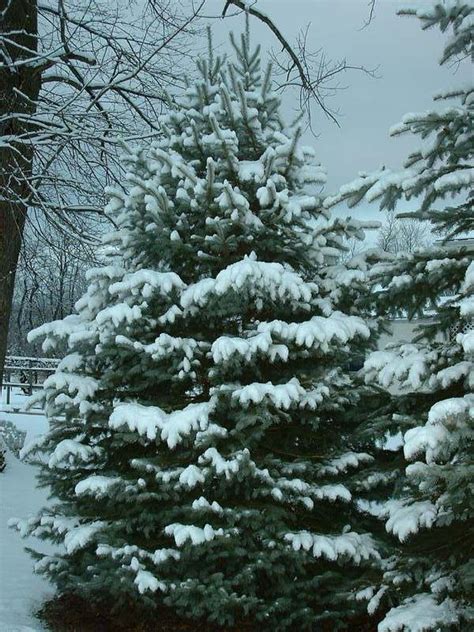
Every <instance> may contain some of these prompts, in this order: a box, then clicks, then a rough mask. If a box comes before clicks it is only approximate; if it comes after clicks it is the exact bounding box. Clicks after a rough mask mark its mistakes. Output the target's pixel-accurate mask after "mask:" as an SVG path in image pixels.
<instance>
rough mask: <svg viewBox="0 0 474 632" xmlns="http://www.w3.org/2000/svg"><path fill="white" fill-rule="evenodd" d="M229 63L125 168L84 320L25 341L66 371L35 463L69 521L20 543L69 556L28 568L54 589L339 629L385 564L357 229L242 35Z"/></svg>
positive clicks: (33, 525)
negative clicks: (349, 263) (367, 417)
mask: <svg viewBox="0 0 474 632" xmlns="http://www.w3.org/2000/svg"><path fill="white" fill-rule="evenodd" d="M232 43H233V47H234V49H235V54H236V61H235V62H234V63H227V62H224V60H223V59H221V58H214V57H213V54H212V46H211V47H210V50H209V57H208V59H207V60H203V59H202V60H200V61H199V62H198V70H199V78H198V80H197V81H196V82H195V83H192V84H190V85H189V87H188V89H187V92H186V94H185V95H184V97H182V98H180V99H178V100H177V101H176V102H174V103H173V102H170V111H169V113H168V114H166V115H163V116H162V117H161V118H160V120H159V125H160V136H159V139H158V140H156V141H154V142H152V143H150V145H149V146H146V147H143V148H141V149H139V150H132V149H129V150H127V152H126V155H125V157H124V161H125V164H126V166H127V169H128V173H127V177H126V182H125V184H124V190H123V191H122V190H115V189H114V190H110V191H109V195H110V202H109V204H108V206H107V208H106V212H107V213H108V214H109V216H110V217H111V218H112V219H113V221H114V222H115V225H116V227H117V228H116V230H114V231H113V232H111V233H110V234H109V235H108V236H107V237H106V238H105V241H104V244H105V246H106V247H107V257H108V259H109V264H108V265H106V266H104V267H102V268H100V269H93V270H91V271H90V272H89V274H88V279H89V283H90V285H89V288H88V291H87V293H86V294H85V296H84V297H83V298H82V299H81V300H80V301H79V302H78V303H77V306H76V308H77V313H76V314H74V315H71V316H68V317H67V318H65V319H64V320H63V321H57V322H54V323H51V324H48V325H45V326H42V327H40V328H39V329H38V330H36V331H35V332H34V333H33V335H32V338H38V337H45V342H44V349H45V350H49V349H51V348H53V347H54V346H55V345H57V344H62V343H64V342H66V343H67V345H68V347H69V349H70V354H69V355H68V356H67V357H66V358H64V359H63V360H62V362H61V364H60V366H59V368H58V371H57V372H56V373H55V374H54V375H53V376H51V377H49V378H48V380H47V381H46V383H45V390H44V395H43V398H44V403H45V407H46V411H47V415H48V417H49V420H50V424H51V430H50V432H49V434H48V435H46V436H45V437H44V438H43V439H42V440H41V441H40V442H39V443H36V444H34V445H32V446H30V448H29V449H28V450H27V452H29V453H30V454H34V453H37V454H38V455H40V456H41V458H43V459H44V458H45V457H44V454H45V453H46V455H47V457H46V465H43V468H42V474H41V480H42V482H43V483H44V484H45V485H51V488H52V491H53V495H54V498H56V499H57V503H56V504H55V505H54V506H53V507H52V508H51V509H48V510H45V511H43V512H42V513H41V514H40V515H39V516H37V517H36V518H34V519H31V520H30V521H28V522H27V523H18V526H20V528H22V529H23V533H32V534H34V535H37V536H40V537H44V538H48V539H50V540H54V541H57V542H58V543H62V544H63V545H64V550H63V551H62V552H61V553H59V554H57V555H54V556H41V555H39V554H37V558H38V562H37V565H36V569H37V571H38V572H41V573H44V574H45V575H46V576H48V577H50V578H51V579H52V580H53V581H54V582H55V583H56V584H57V586H58V587H59V589H60V590H61V591H72V592H74V593H79V594H82V595H84V596H86V597H87V598H88V599H93V600H99V599H103V598H106V597H107V596H108V597H111V598H113V599H115V600H116V601H118V600H119V601H120V603H127V600H130V602H135V603H136V602H139V603H141V604H143V605H144V606H145V607H148V608H154V607H156V606H158V605H160V604H161V603H165V604H167V605H170V606H172V607H173V608H174V609H175V610H177V611H178V612H180V613H182V614H184V615H186V616H188V617H194V618H199V617H206V618H208V619H210V620H215V621H217V622H219V623H222V624H231V623H232V622H234V621H236V620H238V619H240V618H246V617H249V618H250V619H254V620H255V619H256V620H258V621H260V622H261V625H263V627H264V629H268V630H284V629H292V630H296V629H319V625H320V622H321V621H323V620H329V621H332V623H331V625H332V628H331V629H334V630H337V629H340V628H341V629H342V628H343V627H344V620H347V618H349V617H351V616H353V615H355V614H356V613H358V612H359V610H360V609H361V608H362V604H361V602H359V601H356V600H354V599H353V598H352V597H353V595H354V593H355V591H356V590H358V589H359V588H360V586H362V585H365V582H366V578H367V577H370V576H371V575H372V574H377V573H378V567H379V558H380V553H379V551H378V549H377V546H376V544H375V540H374V538H373V537H372V535H371V534H370V533H369V532H368V530H369V526H368V525H369V524H370V521H369V520H368V519H367V518H366V516H361V514H360V513H359V512H358V509H357V503H356V498H357V493H358V492H357V489H356V488H357V485H359V486H360V480H358V479H357V475H355V474H354V472H357V471H358V469H361V468H363V467H364V466H365V465H366V464H370V463H371V461H372V457H371V456H370V455H369V454H368V453H367V452H364V451H361V449H360V448H359V446H358V442H357V432H356V430H357V424H358V419H357V415H356V414H355V410H356V408H355V406H356V405H357V402H358V401H359V399H360V398H361V397H362V395H363V389H362V387H360V386H357V384H356V382H355V380H354V377H353V375H352V374H351V373H350V371H349V370H348V369H347V368H345V367H347V366H348V364H349V363H350V361H351V359H352V358H353V357H354V355H356V354H364V353H365V350H366V348H367V346H368V345H369V344H370V343H371V340H372V338H373V327H372V326H369V325H368V324H367V322H365V321H364V319H363V318H362V317H361V316H360V315H358V314H357V300H356V298H357V293H358V291H359V290H358V289H357V283H358V281H357V278H358V271H357V269H355V268H354V269H347V268H346V267H345V266H344V265H343V264H341V263H340V262H339V261H340V256H339V255H340V254H341V252H342V251H343V248H344V245H343V244H344V239H347V238H352V237H354V236H356V237H359V238H362V237H363V233H362V225H361V224H360V223H357V222H354V221H347V222H346V221H341V220H338V219H331V218H330V216H329V214H328V212H327V211H325V210H324V208H323V207H322V201H321V196H320V192H319V190H320V188H321V184H322V183H323V182H324V180H325V175H324V171H323V170H322V168H321V167H320V165H319V164H318V163H317V162H316V160H315V153H314V151H313V150H312V149H311V148H308V147H302V146H300V143H299V136H300V134H299V130H298V128H297V127H296V126H292V127H289V128H285V127H284V125H283V123H282V122H281V120H280V116H279V105H280V102H279V98H278V96H277V95H276V94H275V93H274V92H273V91H272V89H271V70H270V68H268V69H267V70H266V71H265V72H261V70H260V53H259V49H256V50H254V51H252V50H251V49H250V45H249V37H248V32H247V33H246V34H244V35H243V36H242V39H241V41H240V42H239V43H237V42H236V41H234V39H232ZM342 308H344V309H345V312H343V311H341V309H342ZM361 476H362V475H361Z"/></svg>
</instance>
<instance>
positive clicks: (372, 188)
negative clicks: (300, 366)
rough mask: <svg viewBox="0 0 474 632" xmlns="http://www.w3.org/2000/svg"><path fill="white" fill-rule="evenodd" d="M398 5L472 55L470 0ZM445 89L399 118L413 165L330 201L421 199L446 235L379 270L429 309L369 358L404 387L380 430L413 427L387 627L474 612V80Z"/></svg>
mask: <svg viewBox="0 0 474 632" xmlns="http://www.w3.org/2000/svg"><path fill="white" fill-rule="evenodd" d="M400 13H402V14H408V15H415V16H417V17H418V18H419V20H420V21H421V25H422V28H424V29H426V28H429V27H439V28H440V29H441V30H442V31H452V33H451V34H450V37H449V38H448V40H447V42H446V46H445V48H444V52H443V55H442V58H441V64H446V63H455V62H456V63H466V62H467V63H469V58H470V57H471V59H472V52H473V51H472V46H473V35H474V5H473V3H472V2H466V1H460V0H450V1H449V2H448V1H446V2H433V3H431V4H430V5H428V6H426V5H425V6H423V7H421V8H416V9H415V8H412V9H408V10H403V11H401V12H400ZM435 99H436V100H439V101H442V102H444V101H448V104H447V105H446V106H445V107H444V108H442V109H441V108H439V109H433V110H430V111H428V112H422V113H417V114H416V113H410V114H407V115H406V116H405V117H404V119H403V121H402V123H401V124H400V125H397V126H395V127H394V128H392V130H391V134H392V135H399V134H414V135H416V136H418V137H420V138H421V139H422V140H423V144H422V147H421V148H420V149H419V150H417V151H414V152H413V153H411V154H410V155H409V157H408V159H407V160H406V162H405V165H404V166H405V168H404V170H402V171H400V172H390V171H388V170H385V169H384V170H382V171H379V172H377V173H375V174H372V175H363V176H361V177H360V178H359V179H358V180H356V181H354V182H353V183H351V184H349V185H347V186H345V187H343V188H342V189H341V192H340V195H338V196H336V197H334V198H331V199H328V200H327V201H326V206H327V207H330V206H331V205H332V204H335V203H337V202H339V201H341V200H346V201H347V202H348V203H349V205H355V204H357V203H358V202H360V201H361V200H362V199H364V198H365V199H366V200H370V201H373V200H380V206H381V208H382V209H388V210H391V209H394V208H395V207H396V204H397V202H398V201H399V200H401V199H405V200H411V203H412V209H413V210H412V211H411V212H409V213H404V214H403V215H404V216H407V217H410V218H417V219H419V220H427V221H429V222H430V223H431V226H432V227H433V229H434V230H435V231H436V232H437V233H438V234H439V235H440V236H441V238H440V239H438V241H437V242H435V243H434V244H433V245H431V246H429V247H425V248H420V249H418V250H416V251H415V252H413V253H412V254H408V253H405V254H399V255H398V256H390V255H387V254H386V255H384V257H383V258H379V259H378V262H377V263H375V265H374V266H373V268H372V269H371V271H370V275H369V276H370V278H371V280H372V282H373V283H376V284H378V288H379V290H378V291H377V292H376V294H375V295H374V298H375V305H376V308H377V309H378V310H379V312H380V313H389V312H392V313H396V312H398V313H404V314H408V316H409V317H410V318H412V317H416V316H417V315H418V316H420V315H421V316H425V317H427V316H429V319H428V323H426V324H422V325H420V326H419V327H418V330H417V337H416V338H415V341H414V342H413V343H412V344H403V345H399V346H398V347H393V348H391V349H389V350H387V351H379V352H375V353H374V354H373V355H372V356H371V357H370V358H369V359H368V361H367V362H366V365H365V371H366V378H367V380H368V381H369V382H370V381H374V382H378V383H379V384H381V385H382V386H384V387H385V388H389V387H391V386H392V387H393V386H395V387H397V388H398V389H399V390H398V392H399V393H400V389H401V394H399V395H397V396H393V401H392V408H393V415H392V417H391V418H389V419H388V418H387V417H386V416H384V415H380V416H379V418H378V420H377V423H374V424H373V429H374V435H377V434H378V435H379V436H380V437H382V436H383V435H384V434H385V433H386V432H390V433H392V434H393V433H396V432H397V431H399V432H402V433H403V434H404V441H403V450H402V451H399V453H398V455H397V454H396V453H394V456H393V459H392V467H393V472H394V473H396V472H397V469H396V468H397V467H398V468H399V476H398V481H397V484H396V486H395V498H394V499H392V500H390V501H389V502H388V503H386V504H385V505H384V506H383V509H382V510H381V515H382V517H384V518H385V520H386V528H387V531H389V532H391V533H393V534H394V535H396V536H398V538H399V540H400V542H401V543H402V546H401V552H400V556H399V557H398V559H394V560H392V561H391V562H390V564H389V565H388V567H387V572H386V575H385V583H384V585H383V586H382V587H381V588H380V591H381V592H380V593H379V596H381V595H382V593H385V597H386V598H388V599H389V601H388V603H389V604H392V606H393V607H392V608H391V609H390V610H389V611H388V614H387V615H386V617H385V619H384V620H383V622H382V623H381V624H380V626H379V630H380V632H395V631H398V630H409V631H411V632H413V631H414V630H451V629H462V630H467V629H468V627H469V622H471V623H472V618H473V611H472V598H473V579H474V564H473V561H472V554H473V544H474V524H473V515H474V508H473V502H472V499H473V483H472V479H473V474H474V466H473V448H472V439H473V416H474V415H473V413H474V396H473V394H472V388H473V385H474V365H473V351H474V326H473V315H474V297H473V293H474V263H473V261H472V254H473V250H474V248H473V243H472V239H469V237H470V236H472V234H473V233H472V231H473V229H474V214H473V204H472V203H473V186H472V185H473V181H474V178H473V175H474V169H473V155H474V134H473V127H474V126H473V114H474V112H473V105H474V88H473V86H472V85H470V86H463V87H460V88H457V89H451V90H448V91H445V92H443V93H441V94H439V95H437V96H436V97H435ZM466 237H467V238H466ZM372 258H373V256H372ZM369 259H370V256H369ZM402 452H403V454H402ZM400 456H401V457H402V458H401V459H400V458H399V457H400ZM403 457H404V458H403ZM378 508H379V510H380V504H379V505H378ZM372 509H374V506H372ZM375 511H377V506H375ZM372 592H373V591H372ZM371 594H372V593H371V592H370V591H369V592H368V593H367V595H368V596H370V595H371ZM385 603H387V602H385Z"/></svg>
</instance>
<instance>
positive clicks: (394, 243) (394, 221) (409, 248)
mask: <svg viewBox="0 0 474 632" xmlns="http://www.w3.org/2000/svg"><path fill="white" fill-rule="evenodd" d="M430 241H432V235H431V231H430V228H429V225H428V223H427V222H422V221H420V220H418V219H408V218H406V219H405V218H400V217H398V216H397V215H396V214H395V211H389V212H387V213H386V219H385V222H384V223H383V224H382V226H381V227H380V229H379V231H378V233H377V246H378V247H379V248H380V249H381V250H384V251H385V252H392V253H397V252H413V251H414V250H415V249H416V248H422V247H423V246H426V245H428V244H429V242H430Z"/></svg>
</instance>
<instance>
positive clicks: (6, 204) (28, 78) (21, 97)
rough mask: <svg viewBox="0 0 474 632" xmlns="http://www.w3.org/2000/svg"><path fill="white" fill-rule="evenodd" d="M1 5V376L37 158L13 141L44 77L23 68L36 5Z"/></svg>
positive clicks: (25, 0) (32, 41) (15, 1)
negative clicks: (29, 191)
mask: <svg viewBox="0 0 474 632" xmlns="http://www.w3.org/2000/svg"><path fill="white" fill-rule="evenodd" d="M2 5H3V6H2ZM0 6H1V7H2V8H1V9H0V32H1V33H2V35H4V36H6V37H7V39H6V40H4V46H2V50H1V51H0V53H1V56H2V58H3V59H0V118H1V119H2V121H3V123H2V125H1V128H0V136H1V137H0V376H1V375H2V374H3V368H4V364H5V355H6V351H7V335H8V324H9V318H10V308H11V301H12V294H13V287H14V283H15V273H16V267H17V263H18V258H19V254H20V248H21V242H22V235H23V229H24V226H25V220H26V215H27V212H28V205H27V203H26V202H25V200H26V199H27V197H28V182H29V181H30V178H31V175H32V170H33V153H34V149H33V147H32V146H31V145H27V144H24V143H22V144H21V145H19V144H15V143H14V142H12V140H11V139H12V138H13V137H15V138H22V137H25V135H26V136H27V135H28V133H29V131H30V130H29V123H28V121H29V120H30V119H29V116H30V115H31V114H32V113H34V111H35V107H36V101H37V98H38V94H39V89H40V85H41V76H40V73H39V72H38V69H37V68H36V67H35V65H34V64H32V65H28V64H25V63H24V62H25V60H26V59H28V57H31V56H33V55H34V54H35V52H36V49H37V30H38V13H37V1H36V0H2V2H1V3H0ZM18 62H20V63H18ZM2 140H3V142H2ZM7 191H8V195H7ZM12 193H13V196H12ZM0 388H1V386H0Z"/></svg>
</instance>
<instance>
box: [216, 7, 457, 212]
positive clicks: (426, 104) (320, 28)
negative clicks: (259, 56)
mask: <svg viewBox="0 0 474 632" xmlns="http://www.w3.org/2000/svg"><path fill="white" fill-rule="evenodd" d="M211 4H212V5H214V6H216V7H218V6H220V5H222V6H223V4H224V3H223V2H217V0H213V1H212V3H211ZM408 4H410V3H409V2H399V1H395V0H378V1H377V4H376V12H375V16H374V19H373V20H372V22H371V24H370V25H369V26H367V27H366V28H362V27H363V24H364V21H365V20H366V19H367V17H368V11H369V9H368V1H367V0H258V2H257V7H258V8H260V9H261V10H263V11H264V12H265V13H267V14H269V15H271V16H272V18H273V20H274V22H275V23H276V24H277V26H278V27H279V28H280V29H281V31H282V32H283V33H284V34H285V35H286V36H287V37H288V39H289V40H290V41H294V39H295V38H296V36H297V34H298V31H299V30H300V29H301V28H303V27H305V26H306V25H307V24H308V23H310V27H309V36H308V45H309V47H311V48H312V49H314V50H316V49H318V48H322V49H323V50H324V51H325V53H326V54H327V55H328V57H330V58H333V59H340V58H343V57H345V58H346V59H347V61H348V62H350V63H353V64H356V65H363V66H366V67H367V68H374V67H378V69H377V75H378V78H377V79H372V78H370V77H368V76H367V75H364V74H362V73H358V72H355V71H350V72H348V73H346V75H345V76H344V77H342V78H341V81H342V83H343V84H344V85H345V86H347V88H346V89H345V90H342V91H339V92H338V93H337V94H336V96H335V97H334V98H333V100H332V101H331V105H332V106H334V107H337V108H338V109H339V111H340V115H339V124H340V128H338V127H337V126H336V125H335V124H334V123H332V122H331V121H329V120H328V119H326V118H325V117H324V115H323V113H322V112H321V111H320V110H318V109H317V108H315V109H314V117H313V128H314V131H315V132H317V134H318V137H317V138H314V137H313V136H312V135H311V133H310V132H309V131H308V132H307V133H306V135H305V143H306V144H312V145H313V146H314V147H316V149H317V151H318V154H319V157H320V159H321V162H322V163H323V164H324V165H325V166H326V168H327V170H328V183H327V188H326V191H327V192H328V193H333V192H335V191H337V189H338V187H339V186H340V185H342V184H344V183H346V182H348V181H350V180H352V179H354V178H355V177H357V173H358V171H361V170H366V171H373V170H375V169H377V168H379V167H380V166H381V165H385V166H387V167H390V168H398V167H401V166H402V161H403V159H404V158H405V157H406V156H407V154H408V151H409V149H410V148H411V147H415V146H416V145H414V144H413V140H412V139H409V138H403V137H402V138H400V137H397V138H390V137H389V134H388V130H389V128H390V127H391V126H392V125H393V124H395V123H397V122H399V121H400V119H401V118H402V116H403V115H404V114H405V113H406V112H413V111H419V110H425V109H428V108H430V107H431V106H432V96H433V94H435V93H436V92H437V91H439V90H440V89H443V88H446V87H450V86H452V85H457V84H458V83H459V82H464V81H466V79H467V73H468V72H469V70H468V69H467V68H464V67H463V68H461V69H460V70H458V71H457V72H455V69H453V68H449V67H440V66H439V65H438V60H439V58H440V56H441V52H442V46H443V42H444V41H445V40H446V35H443V34H440V32H439V31H437V30H428V31H422V30H421V28H420V24H419V21H418V20H417V19H416V18H413V17H406V16H405V17H400V16H397V15H396V10H397V7H400V6H407V5H408ZM220 25H222V26H220ZM242 26H243V19H242V18H230V19H229V20H226V21H225V26H224V24H223V23H222V22H221V23H219V22H217V23H216V22H214V24H213V30H214V33H215V40H216V43H217V42H218V41H219V40H220V41H222V42H224V41H225V39H226V33H227V29H228V28H232V29H233V30H236V31H239V30H240V29H241V28H242ZM251 28H252V36H253V37H252V39H253V40H254V41H256V42H259V43H261V44H262V48H263V50H264V51H265V50H268V49H269V48H270V47H271V46H273V47H274V48H277V47H276V44H275V40H274V36H273V35H272V34H271V33H270V32H269V30H268V28H266V27H265V26H263V25H261V24H259V23H258V22H257V21H256V20H255V19H253V20H252V27H251ZM466 66H467V65H466ZM297 107H298V98H297V95H296V94H292V95H290V94H287V95H286V97H285V111H286V113H287V114H288V116H289V115H290V113H291V110H292V109H293V110H294V109H295V108H297ZM364 211H366V212H367V213H368V215H370V216H374V215H373V211H372V209H369V208H368V207H367V208H366V209H364V210H361V211H359V213H361V212H364ZM359 213H358V214H359Z"/></svg>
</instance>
